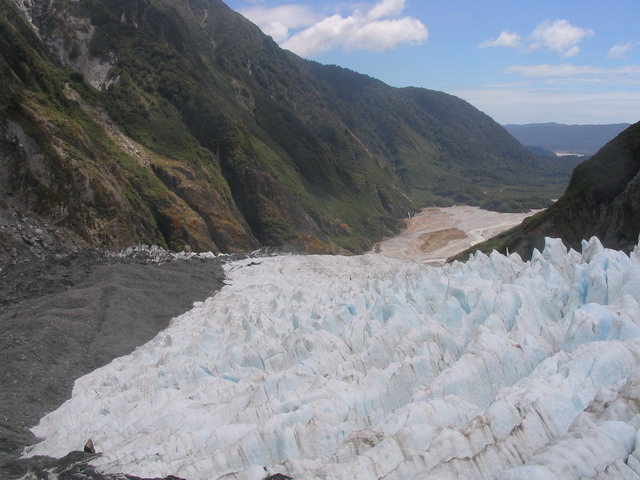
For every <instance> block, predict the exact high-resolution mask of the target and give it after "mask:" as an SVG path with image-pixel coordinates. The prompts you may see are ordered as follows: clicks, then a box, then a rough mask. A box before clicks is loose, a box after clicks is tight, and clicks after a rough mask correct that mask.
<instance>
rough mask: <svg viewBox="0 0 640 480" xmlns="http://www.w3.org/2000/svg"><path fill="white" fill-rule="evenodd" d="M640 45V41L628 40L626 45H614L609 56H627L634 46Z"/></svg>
mask: <svg viewBox="0 0 640 480" xmlns="http://www.w3.org/2000/svg"><path fill="white" fill-rule="evenodd" d="M638 45H640V42H628V43H625V44H624V45H614V46H613V47H611V49H610V50H609V54H608V55H607V58H625V57H626V56H627V55H628V54H629V52H630V51H631V50H633V48H635V47H637V46H638Z"/></svg>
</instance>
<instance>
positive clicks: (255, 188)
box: [0, 0, 569, 253]
mask: <svg viewBox="0 0 640 480" xmlns="http://www.w3.org/2000/svg"><path fill="white" fill-rule="evenodd" d="M0 23H1V25H0V81H1V82H2V84H3V85H6V86H7V88H5V89H3V90H2V92H0V142H2V144H1V145H0V153H1V155H2V158H0V166H1V168H2V172H1V173H0V176H1V179H0V188H1V189H2V192H0V193H2V205H0V208H1V209H3V212H5V213H6V215H5V216H7V218H8V217H11V218H14V217H15V216H17V217H16V218H22V217H24V216H29V217H30V218H31V217H32V218H33V219H35V220H34V221H37V222H39V223H38V224H39V225H41V227H39V228H40V230H42V229H43V228H44V229H48V228H49V227H51V231H52V232H53V233H52V234H51V235H54V234H55V235H59V236H61V238H62V237H64V238H65V239H67V240H68V241H69V242H72V243H75V244H77V245H91V246H103V247H106V248H110V249H117V248H121V247H123V246H126V245H131V244H133V243H156V244H159V245H162V246H166V247H169V248H173V249H183V248H191V249H194V250H213V251H224V252H229V251H246V250H250V249H254V248H257V247H259V246H260V245H290V246H292V247H294V248H299V249H303V250H305V251H312V252H341V251H345V249H347V250H350V251H354V252H359V251H362V250H364V249H366V248H368V247H369V246H370V245H371V244H372V242H374V241H375V240H377V239H379V238H381V237H383V236H386V235H391V234H393V233H394V232H395V231H396V230H397V229H398V227H399V226H400V224H401V222H400V220H399V219H400V218H401V217H403V216H405V215H406V214H407V212H410V211H415V210H417V209H419V208H421V207H423V206H425V205H432V204H439V205H446V204H451V203H470V204H479V205H487V206H492V207H493V208H498V209H519V208H526V207H539V206H542V205H544V204H546V202H548V199H549V198H554V197H557V196H558V195H559V193H560V192H561V191H562V190H563V189H564V186H565V185H566V181H567V180H568V175H569V172H568V171H567V170H566V169H564V170H563V169H562V167H559V166H558V165H554V164H552V163H544V161H542V160H537V159H534V158H533V157H532V156H531V155H530V154H529V153H528V152H527V151H526V150H525V149H524V148H523V147H522V146H521V145H520V144H518V143H517V142H516V141H515V140H514V139H513V138H512V137H511V136H510V135H508V134H507V133H506V131H505V130H504V129H503V128H502V127H500V126H499V125H497V124H496V123H495V122H493V121H492V120H491V119H490V118H489V117H487V116H486V115H484V114H482V113H481V112H479V111H478V110H476V109H475V108H473V107H472V106H471V105H469V104H467V103H466V102H464V101H462V100H460V99H457V98H455V97H452V96H450V95H446V94H444V93H440V92H433V91H429V90H424V89H415V88H407V89H396V88H391V87H388V86H387V85H385V84H383V83H382V82H379V81H377V80H375V79H372V78H370V77H366V76H364V75H359V74H357V73H355V72H351V71H348V70H345V69H341V68H338V67H327V66H322V65H319V64H316V63H313V62H308V61H304V60H302V59H300V58H298V57H296V56H295V55H293V54H291V53H290V52H287V51H284V50H281V49H280V48H279V47H278V46H277V45H276V44H275V43H274V42H273V41H272V40H271V39H270V38H269V37H266V36H265V35H263V34H262V33H261V32H260V30H259V29H258V28H257V27H255V26H254V25H252V24H251V23H249V22H248V21H247V20H246V19H244V18H243V17H242V16H240V15H238V14H236V13H235V12H233V11H231V10H230V9H229V8H227V7H226V5H224V4H223V3H222V2H220V1H218V0H155V1H152V2H149V1H143V0H132V1H126V2H125V1H121V0H87V1H83V2H72V1H65V0H30V1H26V0H14V1H10V2H3V3H2V5H0ZM12 216H14V217H12ZM12 228H13V227H12ZM5 230H7V231H9V230H11V228H9V227H7V229H5ZM54 230H56V231H57V232H58V233H55V232H54ZM11 231H13V230H11ZM14 233H15V232H14ZM14 237H15V235H14ZM18 237H19V235H18ZM18 237H16V238H18ZM5 253H6V252H5Z"/></svg>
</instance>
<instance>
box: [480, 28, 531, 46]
mask: <svg viewBox="0 0 640 480" xmlns="http://www.w3.org/2000/svg"><path fill="white" fill-rule="evenodd" d="M521 42H522V38H521V37H520V35H518V34H517V33H515V32H510V31H509V30H503V31H502V33H500V35H499V36H498V38H496V39H495V40H487V41H485V42H482V43H481V44H480V45H478V47H479V48H487V47H506V48H517V47H519V46H520V45H521Z"/></svg>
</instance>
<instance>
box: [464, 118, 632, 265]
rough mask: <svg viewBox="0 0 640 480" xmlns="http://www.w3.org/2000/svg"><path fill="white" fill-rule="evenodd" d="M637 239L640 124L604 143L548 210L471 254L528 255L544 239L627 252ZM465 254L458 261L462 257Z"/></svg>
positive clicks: (542, 244) (579, 246)
mask: <svg viewBox="0 0 640 480" xmlns="http://www.w3.org/2000/svg"><path fill="white" fill-rule="evenodd" d="M638 235H640V122H639V123H636V124H634V125H632V126H630V127H629V128H627V129H626V130H625V131H624V132H622V133H621V134H619V135H618V136H617V137H616V138H615V139H613V140H612V141H610V142H609V143H607V145H605V146H604V147H603V148H602V149H601V150H600V151H598V153H596V154H595V155H594V156H593V157H591V158H590V159H589V160H586V161H585V162H583V163H581V164H580V165H579V166H578V167H577V168H576V169H575V171H574V172H573V175H572V177H571V181H570V183H569V186H568V187H567V190H566V192H565V193H564V195H563V196H562V197H561V198H560V199H559V200H558V201H557V202H556V203H554V204H553V205H552V206H551V207H549V208H548V209H546V210H544V211H542V212H540V213H538V214H536V215H534V216H532V217H529V218H527V219H525V221H524V222H523V223H522V224H521V225H519V226H517V227H514V228H513V229H511V230H508V231H506V232H504V233H502V234H500V235H498V236H496V237H494V238H493V239H490V240H489V241H487V242H484V243H481V244H478V245H476V246H474V250H476V249H477V250H481V251H485V252H489V251H491V250H493V249H496V250H498V251H500V252H506V251H510V252H518V253H520V254H521V255H523V256H524V257H526V258H528V257H530V256H531V252H532V250H533V249H534V248H537V249H538V250H541V249H542V248H543V246H544V237H554V238H561V239H562V240H563V241H564V243H565V244H566V245H567V246H568V247H571V248H573V249H575V250H577V251H580V250H581V242H582V240H585V239H589V238H591V237H592V236H597V237H598V238H599V239H600V240H601V242H602V243H603V245H605V246H606V247H608V248H615V249H620V250H625V251H629V250H631V248H633V246H634V245H636V243H637V242H638ZM468 253H469V252H465V254H463V255H462V256H461V258H464V257H465V256H467V255H468Z"/></svg>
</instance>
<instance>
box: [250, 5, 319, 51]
mask: <svg viewBox="0 0 640 480" xmlns="http://www.w3.org/2000/svg"><path fill="white" fill-rule="evenodd" d="M240 13H241V14H242V15H244V16H245V17H247V18H248V19H249V20H251V21H252V22H253V23H255V24H256V25H258V27H260V29H261V30H262V31H263V32H264V33H266V34H267V35H271V37H273V39H274V40H275V41H276V42H283V41H285V40H286V39H287V38H289V30H290V29H293V28H300V27H308V26H309V25H313V24H314V23H316V22H318V21H320V20H321V19H322V16H321V15H319V14H317V13H315V12H313V10H312V9H311V7H310V6H308V5H280V6H278V7H260V6H256V7H248V8H243V9H241V10H240Z"/></svg>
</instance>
